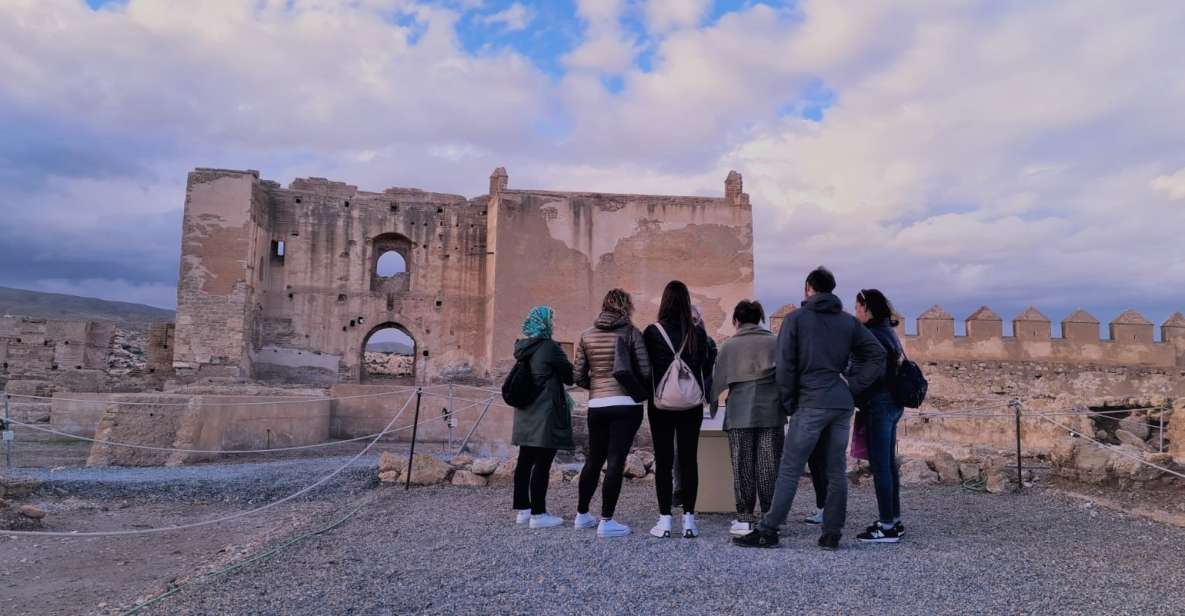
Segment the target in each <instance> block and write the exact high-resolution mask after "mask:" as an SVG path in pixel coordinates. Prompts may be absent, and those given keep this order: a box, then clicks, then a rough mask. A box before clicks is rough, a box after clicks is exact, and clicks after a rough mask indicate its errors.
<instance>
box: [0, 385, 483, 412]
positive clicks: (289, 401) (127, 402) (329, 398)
mask: <svg viewBox="0 0 1185 616" xmlns="http://www.w3.org/2000/svg"><path fill="white" fill-rule="evenodd" d="M446 386H448V385H444V384H437V385H425V386H423V387H415V386H411V385H403V386H398V387H396V389H393V390H387V391H380V392H371V393H357V394H353V396H327V397H320V398H297V397H293V398H289V399H281V400H264V402H236V403H226V402H216V400H210V402H206V403H205V404H193V403H192V402H181V403H155V402H136V400H108V399H97V398H95V399H83V398H63V397H56V396H33V394H31V393H5V396H7V397H9V398H25V399H32V400H50V402H69V403H76V404H119V405H123V406H160V408H169V406H184V408H191V406H192V408H198V409H200V408H203V406H225V405H228V404H232V405H235V406H267V405H273V404H293V403H309V402H335V400H357V399H366V398H380V397H384V396H391V394H395V393H415V391H416V390H417V389H419V390H422V391H423V393H424V396H431V397H437V398H442V397H446V396H442V394H440V393H431V392H429V391H428V389H430V387H446ZM473 389H476V390H480V391H486V392H489V390H485V389H482V387H473ZM127 393H129V392H109V393H104V396H108V394H109V396H119V394H127ZM148 393H149V394H155V396H236V394H233V393H225V394H223V393H185V392H175V393H174V392H148ZM133 394H134V393H133ZM239 396H244V397H245V396H252V394H250V393H244V394H239ZM265 396H276V394H265Z"/></svg>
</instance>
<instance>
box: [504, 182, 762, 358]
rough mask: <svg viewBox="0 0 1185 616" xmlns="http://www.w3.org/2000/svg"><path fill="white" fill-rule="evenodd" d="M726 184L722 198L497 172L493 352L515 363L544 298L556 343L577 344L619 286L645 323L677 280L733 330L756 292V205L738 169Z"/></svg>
mask: <svg viewBox="0 0 1185 616" xmlns="http://www.w3.org/2000/svg"><path fill="white" fill-rule="evenodd" d="M725 189H726V190H725V194H726V197H725V198H723V199H722V198H711V197H671V196H653V195H619V194H604V193H580V192H554V191H539V190H512V189H509V188H507V178H506V177H505V174H502V173H498V172H496V173H495V176H494V177H493V178H491V195H490V203H491V208H490V209H491V211H492V212H494V214H493V215H492V218H491V221H490V226H491V232H490V235H491V237H493V238H494V240H493V241H492V242H491V244H490V249H491V251H492V252H493V254H494V256H493V258H494V264H493V274H492V275H491V276H490V277H488V279H487V280H488V283H489V285H490V286H489V291H488V294H489V296H490V297H491V298H493V301H492V302H491V304H490V306H489V311H488V312H487V319H486V322H487V324H488V325H487V327H488V328H489V329H490V331H491V334H492V335H491V336H490V342H491V347H490V349H489V351H488V353H489V355H490V356H491V357H493V358H495V359H498V360H508V359H509V358H510V357H511V351H512V345H513V342H514V339H515V338H516V337H517V336H518V324H519V322H521V320H522V318H523V315H525V314H526V313H527V311H528V310H529V309H530V308H531V307H532V306H534V305H536V304H541V303H546V304H550V305H551V306H552V307H553V308H555V309H556V316H557V321H556V331H555V338H556V340H558V341H560V342H562V343H563V342H566V343H574V342H576V341H577V340H578V339H579V336H580V332H582V331H584V330H585V329H587V328H589V327H591V326H592V322H593V320H594V319H595V318H596V316H597V313H598V312H599V310H600V302H601V299H602V297H603V296H604V294H605V292H606V291H608V290H609V289H611V288H614V287H621V288H623V289H626V290H627V291H629V292H630V293H631V294H632V296H633V299H634V304H635V306H636V313H635V321H636V322H637V323H638V324H639V325H640V326H643V327H644V326H645V325H646V324H647V323H651V322H653V321H654V319H655V315H656V314H657V312H658V303H659V300H660V299H661V297H662V290H663V287H664V286H666V284H667V282H669V281H671V280H674V279H679V280H682V281H684V282H686V283H687V285H688V287H690V289H691V293H692V300H693V301H694V302H695V304H696V305H697V306H699V308H700V310H701V311H702V312H703V315H704V321H705V325H706V327H707V329H708V331H709V333H710V334H711V335H713V336H715V337H717V338H723V337H724V336H726V335H728V334H729V333H731V331H732V326H731V323H730V319H729V315H731V311H732V308H733V306H734V305H735V304H736V302H738V301H740V300H741V299H745V298H750V297H753V211H752V206H751V205H750V203H749V198H748V195H746V194H745V193H744V192H743V191H742V184H741V176H740V174H738V173H736V172H733V173H731V174H729V177H728V179H727V180H726V187H725Z"/></svg>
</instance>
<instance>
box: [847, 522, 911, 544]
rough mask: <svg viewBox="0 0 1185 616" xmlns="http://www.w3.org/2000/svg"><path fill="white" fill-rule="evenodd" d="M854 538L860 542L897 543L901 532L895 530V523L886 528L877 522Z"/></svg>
mask: <svg viewBox="0 0 1185 616" xmlns="http://www.w3.org/2000/svg"><path fill="white" fill-rule="evenodd" d="M856 539H857V540H859V541H860V542H862V543H897V542H898V541H901V533H900V532H898V531H897V527H896V526H895V525H894V526H890V527H888V528H886V527H885V526H884V525H883V524H881V523H880V522H877V523H875V524H873V525H872V526H869V527H868V528H867V529H865V530H864V532H862V533H860V534H859V535H856Z"/></svg>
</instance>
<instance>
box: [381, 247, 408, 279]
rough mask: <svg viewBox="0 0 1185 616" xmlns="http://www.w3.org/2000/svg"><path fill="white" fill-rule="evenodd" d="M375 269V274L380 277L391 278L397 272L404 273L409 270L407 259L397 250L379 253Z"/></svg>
mask: <svg viewBox="0 0 1185 616" xmlns="http://www.w3.org/2000/svg"><path fill="white" fill-rule="evenodd" d="M374 270H375V271H374V273H375V275H376V276H378V277H379V278H390V277H391V276H394V275H396V274H403V273H406V272H407V259H405V258H404V257H403V255H401V254H399V251H397V250H388V251H387V252H384V253H383V254H381V255H379V260H378V262H377V263H376V264H375V268H374Z"/></svg>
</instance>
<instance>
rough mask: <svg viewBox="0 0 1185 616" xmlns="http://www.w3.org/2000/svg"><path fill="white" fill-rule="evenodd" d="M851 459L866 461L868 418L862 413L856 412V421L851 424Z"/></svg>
mask: <svg viewBox="0 0 1185 616" xmlns="http://www.w3.org/2000/svg"><path fill="white" fill-rule="evenodd" d="M852 457H853V458H856V459H858V460H867V459H868V418H867V416H866V415H865V414H864V412H863V411H857V412H856V421H855V422H853V423H852Z"/></svg>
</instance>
